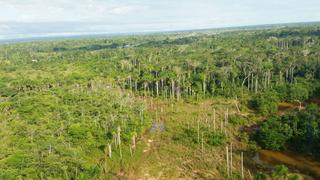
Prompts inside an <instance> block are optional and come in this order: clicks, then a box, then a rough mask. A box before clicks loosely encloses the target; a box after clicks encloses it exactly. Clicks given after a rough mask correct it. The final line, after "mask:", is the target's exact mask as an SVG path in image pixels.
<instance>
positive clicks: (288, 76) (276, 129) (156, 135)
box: [0, 24, 320, 179]
mask: <svg viewBox="0 0 320 180" xmlns="http://www.w3.org/2000/svg"><path fill="white" fill-rule="evenodd" d="M319 32H320V26H319V25H318V24H310V25H306V26H297V27H295V26H291V27H283V28H266V29H261V30H259V29H255V30H242V31H229V32H220V33H215V32H212V31H204V32H181V33H173V34H155V35H132V36H119V37H101V38H88V39H85V38H84V39H78V40H60V41H45V42H28V43H16V44H3V45H1V46H0V142H1V143H0V179H101V178H109V179H114V178H129V179H130V178H131V179H137V178H149V177H160V176H161V177H164V178H167V179H168V178H169V179H170V178H173V179H178V178H185V177H191V178H195V179H226V178H229V179H231V178H234V179H241V178H242V179H244V178H254V177H256V179H267V178H268V177H269V176H270V177H275V178H288V179H290V178H291V179H299V177H300V176H295V177H293V175H290V173H289V171H290V170H288V169H286V168H285V167H283V166H279V167H278V166H276V167H275V170H274V172H273V173H272V174H271V173H270V171H266V170H265V169H263V168H259V167H260V166H256V164H255V163H254V162H253V160H252V157H253V155H254V153H255V150H256V149H259V147H258V148H257V147H256V144H255V142H257V144H258V145H259V146H260V147H262V148H265V149H272V150H292V151H295V152H300V153H304V154H308V155H312V156H313V157H317V158H319V157H320V152H319V148H320V147H319V146H320V134H319V125H320V124H319V122H318V120H319V118H320V112H319V107H318V106H316V105H307V106H306V104H310V102H311V100H310V99H311V98H313V97H316V96H319V92H320V91H319V90H320V81H319V80H320V58H319V57H320V54H319V52H320V36H319ZM280 102H282V103H287V104H290V105H292V106H293V107H292V108H291V109H294V110H292V111H290V110H289V111H282V110H281V109H280V111H279V103H280ZM297 103H298V104H299V105H298V106H299V107H297V105H296V104H297ZM251 127H256V129H255V128H251ZM255 130H257V131H256V132H255ZM252 131H253V134H254V135H252V134H250V133H252ZM247 133H248V134H249V135H252V136H253V138H251V139H250V138H248V137H249V135H248V134H247ZM242 165H243V166H242ZM285 170H286V171H285ZM259 172H262V173H259ZM146 176H147V177H146Z"/></svg>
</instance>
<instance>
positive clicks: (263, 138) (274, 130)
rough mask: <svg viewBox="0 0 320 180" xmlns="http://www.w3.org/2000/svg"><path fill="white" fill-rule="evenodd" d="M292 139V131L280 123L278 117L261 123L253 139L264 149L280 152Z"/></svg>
mask: <svg viewBox="0 0 320 180" xmlns="http://www.w3.org/2000/svg"><path fill="white" fill-rule="evenodd" d="M291 137H292V129H291V127H290V126H289V125H287V124H284V123H281V121H280V120H279V118H278V117H276V116H273V117H270V118H269V119H268V120H267V121H265V122H264V123H262V125H261V127H260V129H259V131H258V132H257V134H256V136H255V138H256V141H257V142H258V143H259V144H260V145H261V146H262V147H263V148H265V149H271V150H280V149H283V148H285V144H286V143H287V141H288V140H289V139H290V138H291Z"/></svg>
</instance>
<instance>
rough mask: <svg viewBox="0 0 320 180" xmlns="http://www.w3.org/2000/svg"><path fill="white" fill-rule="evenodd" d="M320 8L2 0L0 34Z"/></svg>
mask: <svg viewBox="0 0 320 180" xmlns="http://www.w3.org/2000/svg"><path fill="white" fill-rule="evenodd" d="M319 7H320V0H305V1H302V0H282V1H279V0H268V1H267V0H261V1H258V0H241V1H239V0H0V35H4V34H6V35H8V36H9V34H10V36H14V35H15V34H50V33H65V32H74V33H83V32H86V33H94V32H107V33H110V32H133V31H159V30H177V29H198V28H210V27H225V26H239V25H253V24H270V23H281V22H298V21H316V20H318V21H319V20H320V10H319ZM0 38H1V37H0Z"/></svg>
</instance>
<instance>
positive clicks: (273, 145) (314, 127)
mask: <svg viewBox="0 0 320 180" xmlns="http://www.w3.org/2000/svg"><path fill="white" fill-rule="evenodd" d="M319 118H320V109H319V107H318V106H317V105H315V104H311V105H308V106H307V107H306V109H305V110H303V111H301V112H291V113H289V114H287V115H284V116H280V117H276V116H272V117H269V118H268V119H267V120H266V121H265V122H263V123H262V124H261V126H260V128H259V130H258V131H257V133H256V134H255V140H256V141H257V142H258V143H259V145H260V146H262V147H263V148H266V149H271V150H280V149H285V148H289V149H292V150H295V151H298V152H304V153H311V154H313V155H314V156H316V157H318V158H319V157H320V151H319V149H318V147H320V133H319V131H318V129H319V127H320V122H319V121H318V119H319Z"/></svg>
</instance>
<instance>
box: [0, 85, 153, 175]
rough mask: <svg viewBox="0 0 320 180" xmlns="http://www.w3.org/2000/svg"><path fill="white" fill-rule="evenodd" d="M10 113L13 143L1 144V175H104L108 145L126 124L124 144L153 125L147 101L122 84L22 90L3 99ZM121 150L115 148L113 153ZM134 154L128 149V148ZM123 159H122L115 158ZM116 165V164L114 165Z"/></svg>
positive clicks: (10, 140)
mask: <svg viewBox="0 0 320 180" xmlns="http://www.w3.org/2000/svg"><path fill="white" fill-rule="evenodd" d="M0 107H2V108H0V110H1V111H2V112H1V113H4V112H6V113H8V116H9V118H8V119H11V120H10V121H7V125H8V126H7V128H8V129H5V130H10V131H11V132H12V133H8V134H5V136H4V137H1V138H2V139H1V140H3V141H6V143H8V144H9V145H10V147H11V148H9V146H8V147H6V148H5V149H1V150H0V153H1V154H4V155H5V158H4V159H2V160H1V161H0V169H1V171H0V172H1V175H0V179H1V178H5V179H11V178H12V179H15V178H18V177H19V176H20V175H22V176H24V177H25V178H32V179H33V178H36V177H41V176H43V177H47V178H58V179H59V178H61V179H68V177H69V178H75V177H76V176H77V177H78V178H79V179H81V178H82V179H90V178H93V177H95V176H97V175H100V174H101V172H102V169H101V168H100V167H101V165H102V164H100V163H101V162H99V161H95V159H101V158H103V157H104V153H105V152H104V147H105V146H106V145H107V144H108V143H112V144H113V146H114V143H115V142H114V141H113V134H114V132H116V130H117V127H121V134H122V135H121V138H122V143H123V145H124V146H127V145H126V144H128V143H129V141H128V139H129V138H131V137H132V135H133V134H136V132H138V133H139V134H140V133H143V132H144V129H146V128H148V127H149V122H150V120H149V117H148V116H147V112H146V113H145V114H144V115H143V116H144V118H143V119H144V120H143V121H142V120H141V119H142V116H141V112H140V110H141V109H143V108H144V107H143V104H140V103H138V102H134V101H133V99H132V98H131V97H127V96H126V95H123V94H121V93H120V92H119V90H118V89H111V88H110V89H108V91H105V90H104V89H100V88H96V89H94V90H92V89H90V88H88V89H87V88H86V89H82V90H81V91H80V90H79V89H73V88H72V87H69V88H67V89H51V90H50V91H41V92H29V93H19V95H16V96H15V97H12V98H8V99H7V102H1V103H0ZM116 151H117V150H116V149H114V152H116ZM128 153H129V152H128ZM114 163H120V162H114ZM109 167H110V168H111V167H112V164H109Z"/></svg>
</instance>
